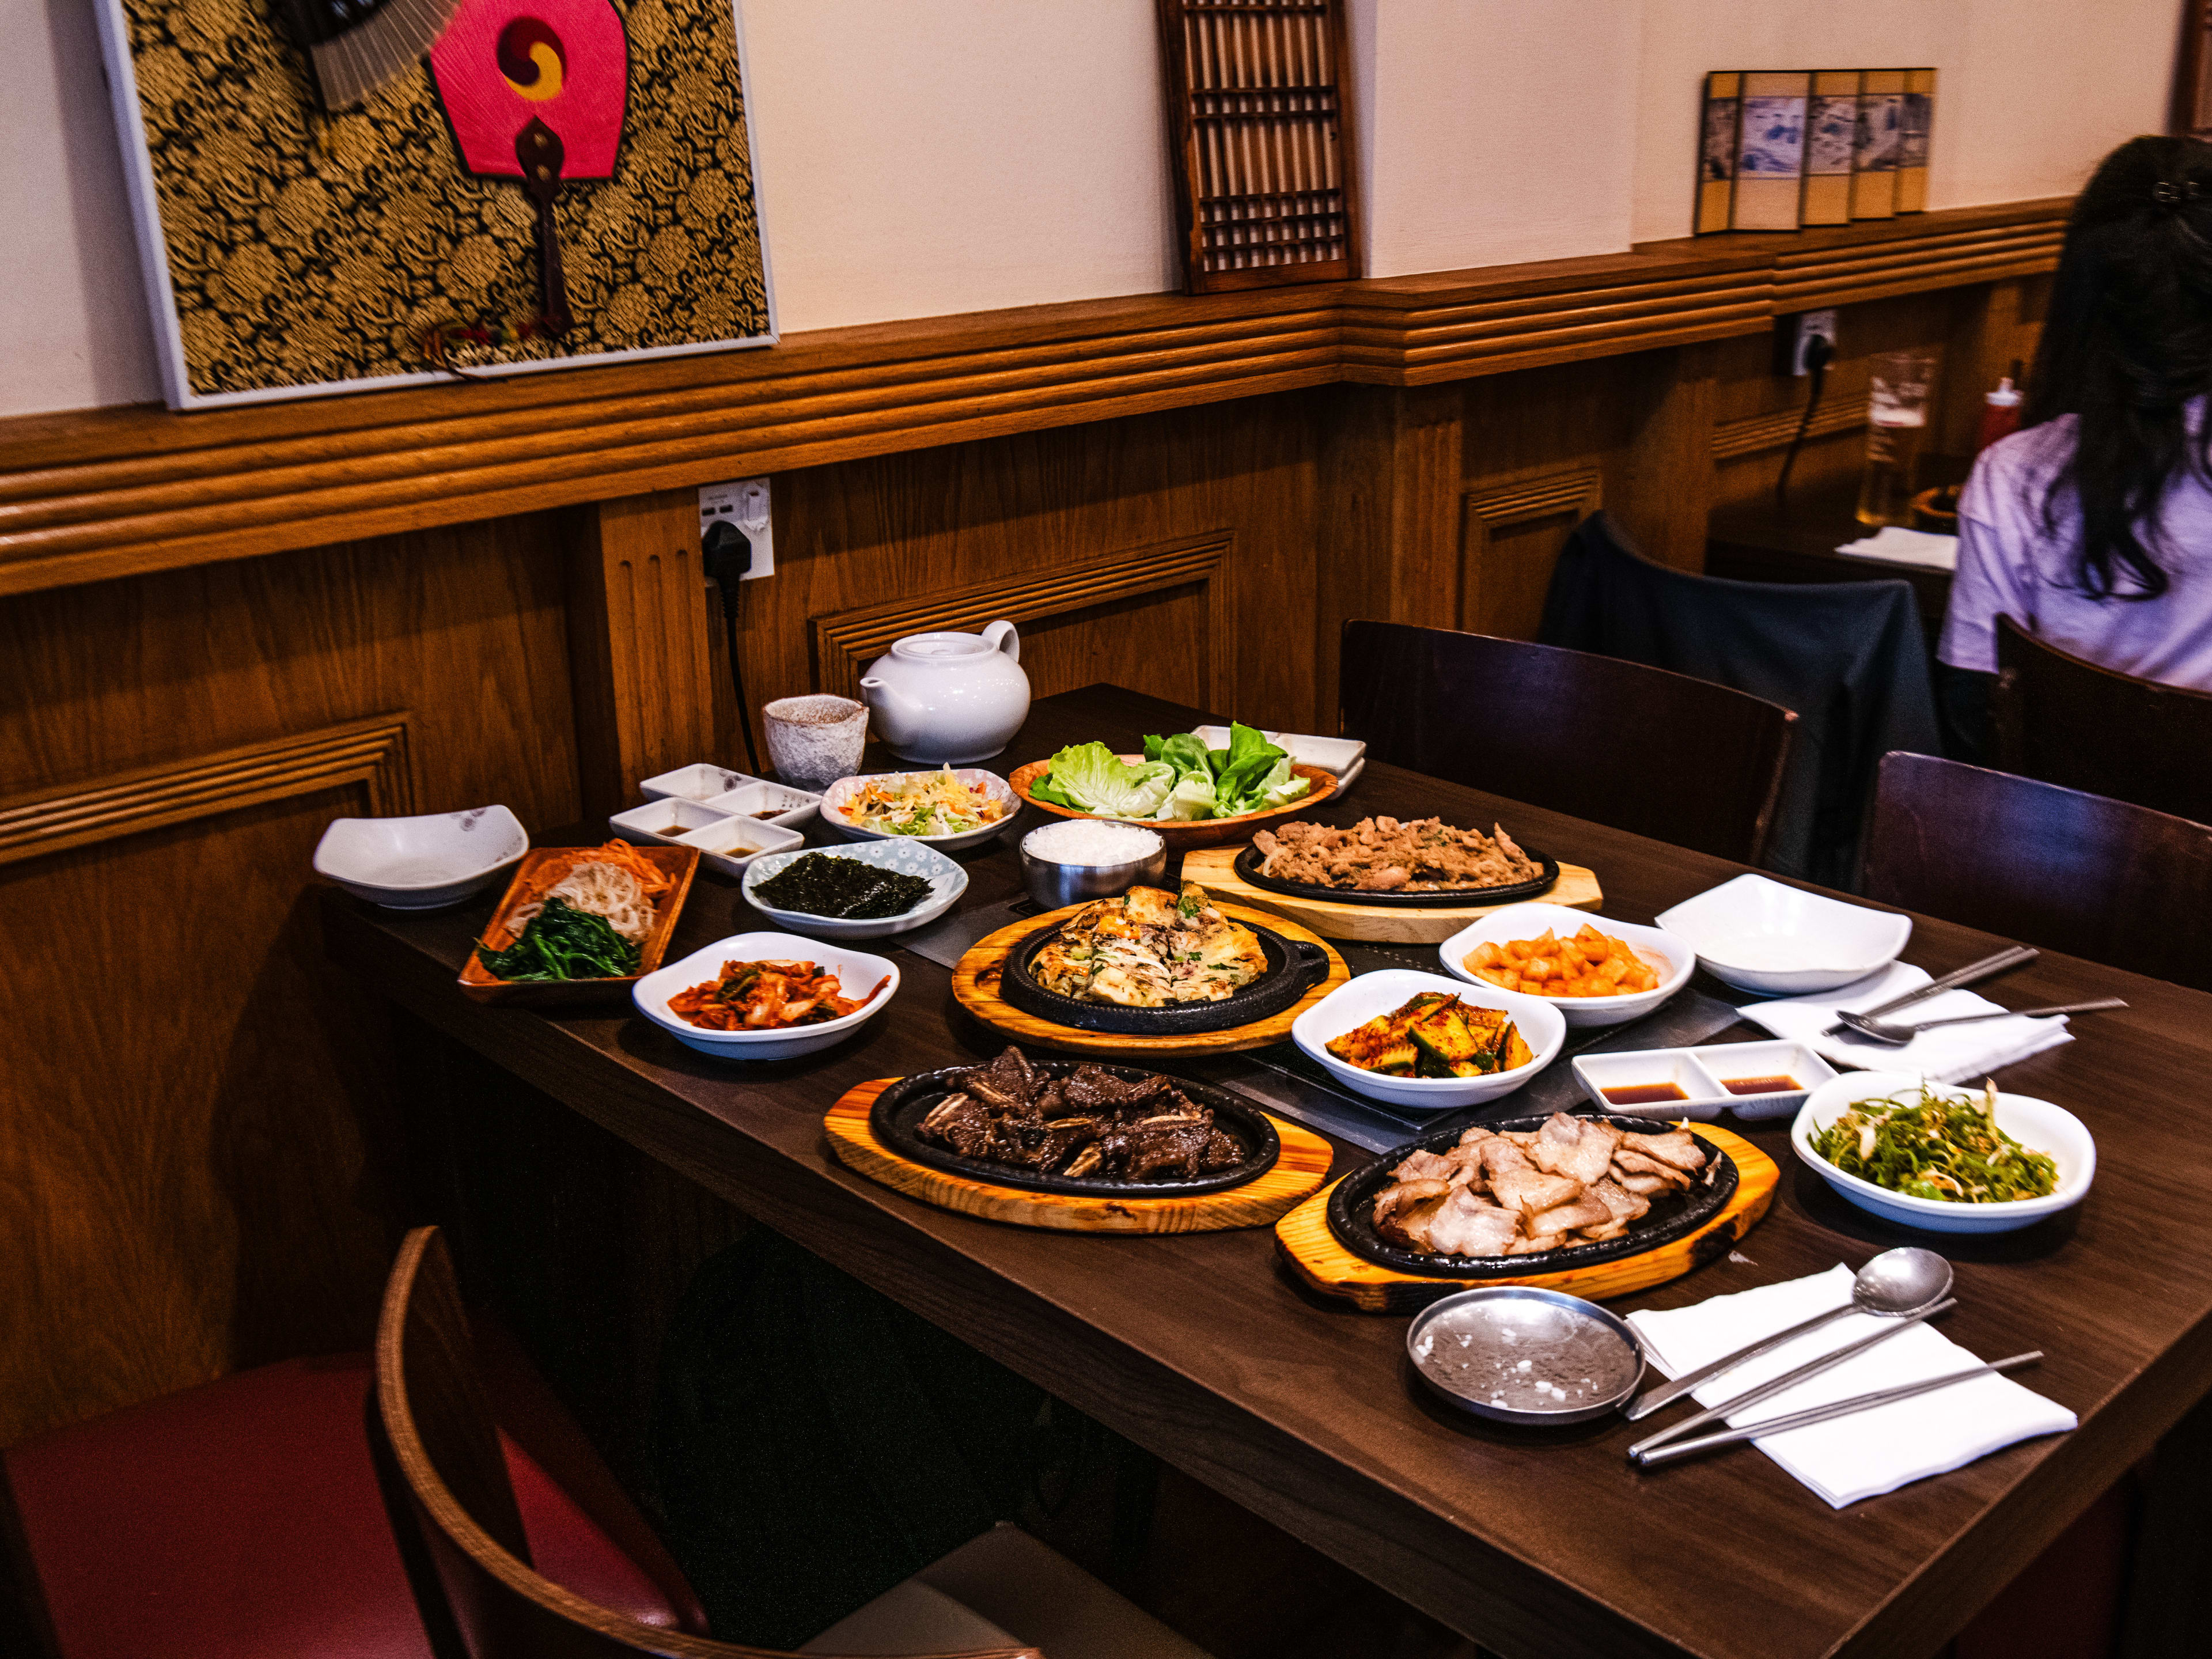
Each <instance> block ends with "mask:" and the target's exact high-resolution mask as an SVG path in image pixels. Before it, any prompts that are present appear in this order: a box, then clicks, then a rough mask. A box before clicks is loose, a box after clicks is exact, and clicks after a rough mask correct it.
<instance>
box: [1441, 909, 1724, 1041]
mask: <svg viewBox="0 0 2212 1659" xmlns="http://www.w3.org/2000/svg"><path fill="white" fill-rule="evenodd" d="M1584 927H1595V928H1596V929H1597V930H1598V931H1599V932H1600V933H1605V934H1608V935H1610V936H1611V937H1612V938H1614V939H1626V941H1627V942H1628V948H1629V949H1630V950H1632V951H1635V952H1636V954H1637V955H1638V956H1639V957H1643V958H1644V962H1645V963H1647V964H1648V965H1650V966H1651V967H1653V968H1656V969H1658V970H1659V987H1658V989H1656V990H1654V991H1631V992H1630V993H1628V994H1627V995H1626V996H1617V997H1546V998H1545V999H1544V1000H1545V1001H1547V1002H1548V1003H1550V1004H1551V1005H1552V1006H1553V1007H1555V1008H1557V1009H1558V1010H1559V1012H1560V1013H1561V1014H1562V1015H1563V1016H1564V1017H1565V1019H1566V1022H1567V1024H1568V1025H1569V1027H1570V1028H1575V1027H1588V1026H1598V1025H1619V1024H1622V1023H1623V1022H1624V1021H1627V1020H1632V1019H1637V1018H1641V1017H1642V1016H1644V1015H1645V1014H1648V1013H1650V1012H1651V1011H1652V1010H1653V1009H1654V1008H1656V1007H1657V1006H1659V1005H1660V1004H1661V1003H1662V1002H1664V1001H1666V1000H1667V999H1668V997H1671V996H1673V995H1674V993H1675V992H1677V991H1679V990H1680V989H1681V988H1682V987H1684V986H1685V985H1687V984H1688V983H1689V982H1690V975H1692V973H1694V972H1695V971H1696V970H1697V966H1698V953H1697V952H1696V951H1692V950H1691V949H1690V947H1689V946H1688V945H1685V944H1683V943H1682V941H1681V940H1680V939H1674V938H1670V937H1669V936H1668V935H1667V934H1666V933H1662V932H1661V931H1660V930H1659V929H1658V928H1656V927H1638V926H1636V924H1635V923H1633V922H1627V921H1607V920H1606V919H1605V918H1604V917H1603V916H1597V915H1591V914H1590V913H1589V911H1587V910H1571V909H1569V908H1567V907H1566V906H1565V905H1564V904H1509V905H1507V906H1505V907H1504V908H1503V909H1498V910H1493V911H1492V912H1491V913H1490V914H1489V915H1486V916H1484V917H1482V918H1481V919H1480V920H1479V921H1474V922H1472V923H1470V924H1468V926H1467V927H1462V928H1461V929H1460V931H1459V932H1457V933H1454V934H1453V935H1452V936H1451V937H1450V938H1449V939H1446V940H1445V941H1444V942H1443V944H1442V945H1438V946H1437V955H1438V956H1440V957H1443V964H1444V971H1445V972H1447V973H1449V974H1450V975H1452V976H1453V977H1454V978H1455V979H1463V980H1465V981H1467V982H1468V984H1470V985H1480V986H1484V987H1488V988H1489V989H1492V990H1495V989H1497V988H1498V987H1495V986H1492V985H1491V984H1490V981H1488V980H1486V979H1484V978H1482V977H1481V976H1480V975H1478V974H1476V972H1475V971H1474V969H1472V968H1470V967H1468V965H1467V958H1468V957H1469V956H1470V955H1472V954H1473V953H1474V947H1475V946H1476V945H1505V944H1508V943H1510V942H1511V941H1512V940H1515V939H1538V938H1541V936H1542V935H1543V933H1544V932H1545V930H1546V929H1547V928H1548V929H1550V930H1551V931H1552V932H1553V933H1557V934H1558V935H1559V937H1560V938H1561V939H1568V938H1571V937H1572V936H1573V935H1574V934H1576V933H1579V932H1581V931H1582V929H1583V928H1584ZM1513 994H1516V995H1518V994H1520V993H1513Z"/></svg>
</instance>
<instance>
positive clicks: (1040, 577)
mask: <svg viewBox="0 0 2212 1659" xmlns="http://www.w3.org/2000/svg"><path fill="white" fill-rule="evenodd" d="M1236 545H1237V538H1236V534H1235V532H1232V531H1227V530H1222V531H1216V532H1213V533H1212V534H1210V535H1206V536H1203V537H1200V538H1195V539H1186V540H1182V541H1177V542H1164V543H1162V544H1159V545H1158V546H1154V547H1148V548H1145V549H1141V550H1139V551H1136V552H1134V553H1117V554H1115V555H1113V556H1111V557H1109V558H1104V559H1092V560H1088V561H1085V562H1079V563H1076V564H1071V565H1061V566H1058V567H1055V568H1053V569H1051V570H1048V571H1040V572H1034V573H1030V574H1024V575H1019V576H1010V577H1006V578H1003V579H1001V580H997V581H990V582H977V583H973V584H971V585H969V586H965V587H948V588H943V589H940V590H939V591H938V592H934V593H925V594H920V595H917V596H916V597H915V598H912V599H889V600H885V601H884V603H882V604H880V605H860V606H857V607H855V608H854V609H853V610H850V611H833V612H831V613H830V614H829V615H827V616H822V617H813V618H811V620H810V621H809V622H808V623H807V629H808V632H809V633H810V634H811V635H812V640H813V649H814V685H815V689H816V690H819V691H832V692H835V693H836V694H837V695H838V696H844V697H858V696H860V671H861V670H862V668H863V667H864V666H865V665H866V664H867V663H868V662H869V661H870V660H872V659H874V658H876V657H878V656H880V655H881V654H882V653H884V651H886V650H888V649H889V648H890V645H891V642H892V641H895V640H901V639H903V638H905V637H906V636H907V635H908V634H920V633H927V632H930V631H933V630H937V629H958V630H959V631H961V632H963V633H970V634H972V633H974V632H975V631H976V630H977V629H981V628H982V627H984V626H985V625H986V624H987V623H993V622H995V621H998V620H999V619H1000V618H1002V617H1003V618H1004V619H1005V620H1006V621H1007V622H1011V623H1025V622H1034V621H1036V620H1037V619H1039V618H1041V617H1063V616H1066V615H1067V614H1068V613H1069V612H1070V611H1084V610H1088V609H1089V608H1090V607H1091V606H1092V605H1110V604H1112V603H1113V602H1114V601H1115V600H1116V599H1135V598H1137V597H1139V595H1142V594H1146V593H1158V592H1164V591H1165V590H1166V589H1168V588H1171V587H1187V586H1190V585H1191V584H1193V583H1202V584H1204V586H1205V587H1206V606H1207V610H1208V611H1209V612H1210V613H1211V614H1210V620H1211V623H1212V630H1211V631H1212V637H1213V638H1214V640H1215V641H1218V644H1219V647H1220V648H1221V650H1222V652H1223V653H1224V654H1223V655H1222V656H1221V657H1220V658H1218V659H1216V660H1215V661H1214V662H1213V663H1212V667H1211V672H1210V674H1209V676H1208V678H1209V681H1210V683H1211V688H1212V697H1213V700H1214V701H1215V702H1216V703H1218V704H1219V705H1220V706H1221V707H1224V708H1226V707H1228V706H1229V702H1230V699H1231V697H1232V696H1233V695H1234V691H1235V688H1236V684H1237V670H1236V659H1235V656H1234V654H1233V653H1234V648H1235V629H1234V628H1233V627H1232V626H1231V617H1232V615H1233V611H1232V608H1231V604H1230V595H1229V592H1228V577H1229V569H1228V567H1229V562H1230V558H1231V554H1232V553H1233V552H1234V551H1235V550H1236Z"/></svg>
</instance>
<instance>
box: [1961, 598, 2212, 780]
mask: <svg viewBox="0 0 2212 1659" xmlns="http://www.w3.org/2000/svg"><path fill="white" fill-rule="evenodd" d="M1990 727H1991V732H1992V735H1993V737H1994V738H1995V739H1996V758H1997V764H1998V765H1999V766H2001V767H2002V768H2003V769H2005V770H2006V771H2008V772H2017V773H2019V774H2020V775H2021V776H2022V777H2026V778H2040V779H2042V780H2043V781H2044V782H2045V783H2057V784H2063V785H2064V786H2065V787H2067V788H2069V789H2086V790H2087V791H2088V792H2089V793H2091V794H2093V795H2106V796H2109V797H2110V798H2111V799H2113V800H2124V801H2132V802H2133V803H2134V804H2135V805H2137V806H2148V807H2150V808H2152V809H2153V810H2154V811H2160V812H2172V813H2173V814H2175V815H2176V816H2177V817H2185V818H2193V819H2195V820H2196V821H2197V823H2212V692H2204V691H2191V690H2187V689H2185V687H2182V686H2178V685H2163V684H2160V683H2159V682H2158V681H2156V680H2145V679H2138V678H2136V677H2135V676H2134V675H2132V674H2121V673H2117V672H2115V671H2113V670H2112V669H2109V668H2100V667H2099V666H2098V665H2096V664H2095V663H2093V662H2085V661H2084V660H2082V659H2081V658H2080V657H2076V656H2071V655H2069V654H2068V653H2066V652H2063V651H2061V650H2060V649H2059V648H2058V647H2057V646H2054V645H2048V644H2045V642H2044V641H2041V640H2039V639H2038V638H2036V637H2035V635H2033V634H2031V633H2029V632H2028V631H2027V629H2024V628H2022V627H2021V625H2020V624H2019V623H2016V622H2015V621H2014V620H2013V619H2012V618H2011V617H1998V618H1997V679H1996V687H1995V688H1994V690H1992V691H1991V692H1990Z"/></svg>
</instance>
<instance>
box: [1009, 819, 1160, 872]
mask: <svg viewBox="0 0 2212 1659" xmlns="http://www.w3.org/2000/svg"><path fill="white" fill-rule="evenodd" d="M1161 845H1162V842H1161V841H1160V838H1159V836H1157V835H1155V834H1154V833H1153V832H1152V830H1150V829H1138V828H1137V827H1136V826H1135V825H1133V824H1127V823H1084V822H1082V821H1081V820H1079V819H1070V820H1069V821H1068V822H1067V823H1048V824H1046V825H1045V826H1044V827H1043V828H1042V829H1032V830H1030V832H1029V834H1028V835H1026V836H1023V837H1022V850H1023V851H1024V852H1025V853H1027V854H1029V855H1030V857H1031V858H1033V859H1042V860H1044V861H1045V862H1046V863H1047V864H1087V865H1099V864H1134V863H1136V862H1137V860H1139V859H1148V858H1150V857H1152V854H1155V853H1157V852H1158V851H1159V850H1160V848H1161Z"/></svg>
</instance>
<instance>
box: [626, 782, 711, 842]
mask: <svg viewBox="0 0 2212 1659" xmlns="http://www.w3.org/2000/svg"><path fill="white" fill-rule="evenodd" d="M726 817H729V814H728V813H727V812H720V811H715V809H714V808H713V807H711V806H708V805H704V804H703V803H702V802H699V801H696V800H686V799H684V797H683V796H681V795H663V796H661V797H660V798H659V799H656V800H649V801H647V802H646V804H645V805H642V806H633V807H631V808H630V809H629V811H627V812H617V813H616V814H615V815H614V816H613V817H610V818H609V819H608V820H607V828H608V829H609V830H611V832H613V833H614V834H616V835H617V836H621V837H622V838H623V840H624V841H631V842H637V841H657V842H661V843H662V844H663V845H664V846H668V847H678V846H681V845H682V844H683V842H684V836H687V835H689V834H690V833H691V831H693V830H694V829H705V828H706V827H707V826H708V824H710V823H720V822H721V821H722V820H723V819H724V818H726Z"/></svg>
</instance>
